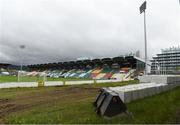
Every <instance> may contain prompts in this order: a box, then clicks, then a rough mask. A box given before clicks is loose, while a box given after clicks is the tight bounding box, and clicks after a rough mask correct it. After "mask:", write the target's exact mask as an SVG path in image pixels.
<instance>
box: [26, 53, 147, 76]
mask: <svg viewBox="0 0 180 125" xmlns="http://www.w3.org/2000/svg"><path fill="white" fill-rule="evenodd" d="M144 64H145V63H144V61H142V60H139V58H137V57H135V56H120V57H114V58H103V59H93V60H78V61H69V62H58V63H48V64H36V65H28V66H27V67H28V68H29V71H46V72H47V74H48V75H47V76H48V77H64V78H91V79H121V80H130V79H132V78H134V77H136V76H137V75H138V73H139V72H142V71H143V70H144Z"/></svg>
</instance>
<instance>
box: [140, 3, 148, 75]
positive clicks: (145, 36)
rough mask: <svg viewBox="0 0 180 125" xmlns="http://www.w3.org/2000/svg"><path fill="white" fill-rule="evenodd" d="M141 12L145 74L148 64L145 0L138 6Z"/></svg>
mask: <svg viewBox="0 0 180 125" xmlns="http://www.w3.org/2000/svg"><path fill="white" fill-rule="evenodd" d="M141 13H144V46H145V47H144V49H145V75H147V74H148V73H147V72H148V65H147V35H146V1H145V2H144V3H143V4H142V5H141V6H140V14H141Z"/></svg>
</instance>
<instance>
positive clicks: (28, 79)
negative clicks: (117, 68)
mask: <svg viewBox="0 0 180 125" xmlns="http://www.w3.org/2000/svg"><path fill="white" fill-rule="evenodd" d="M41 79H42V78H41ZM38 80H39V79H38V78H37V77H22V78H21V82H37V81H38ZM70 80H73V81H76V80H91V79H88V78H50V77H47V81H70ZM17 81H18V78H17V76H0V83H4V82H17Z"/></svg>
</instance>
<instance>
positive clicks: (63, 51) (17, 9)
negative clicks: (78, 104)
mask: <svg viewBox="0 0 180 125" xmlns="http://www.w3.org/2000/svg"><path fill="white" fill-rule="evenodd" d="M142 3H143V0H0V19H1V20H0V62H8V63H13V64H20V63H21V61H23V63H24V64H35V63H46V62H56V61H68V60H76V58H79V57H91V58H102V57H115V56H118V55H122V54H126V53H130V52H135V51H137V50H140V51H141V56H142V58H143V50H144V34H143V15H140V14H139V6H140V5H141V4H142ZM146 15H147V40H148V56H149V59H151V58H152V56H154V55H155V54H156V53H159V52H160V50H161V48H167V47H172V46H178V45H180V4H179V0H147V14H146ZM20 45H25V46H26V48H25V49H20V47H19V46H20Z"/></svg>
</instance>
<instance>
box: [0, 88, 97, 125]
mask: <svg viewBox="0 0 180 125" xmlns="http://www.w3.org/2000/svg"><path fill="white" fill-rule="evenodd" d="M98 90H99V89H98V88H90V87H87V88H83V87H69V88H65V89H62V88H61V87H56V88H54V89H53V90H48V89H46V90H45V91H43V92H42V91H38V90H37V92H33V93H31V92H29V93H26V94H22V95H20V96H17V97H15V98H13V99H0V124H2V123H6V117H7V116H8V115H10V114H12V113H16V112H21V111H27V110H30V109H31V108H32V107H36V106H42V105H48V104H53V103H54V104H55V103H64V102H68V103H71V102H76V101H78V100H82V99H86V98H88V97H89V96H95V95H96V94H97V92H98Z"/></svg>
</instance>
